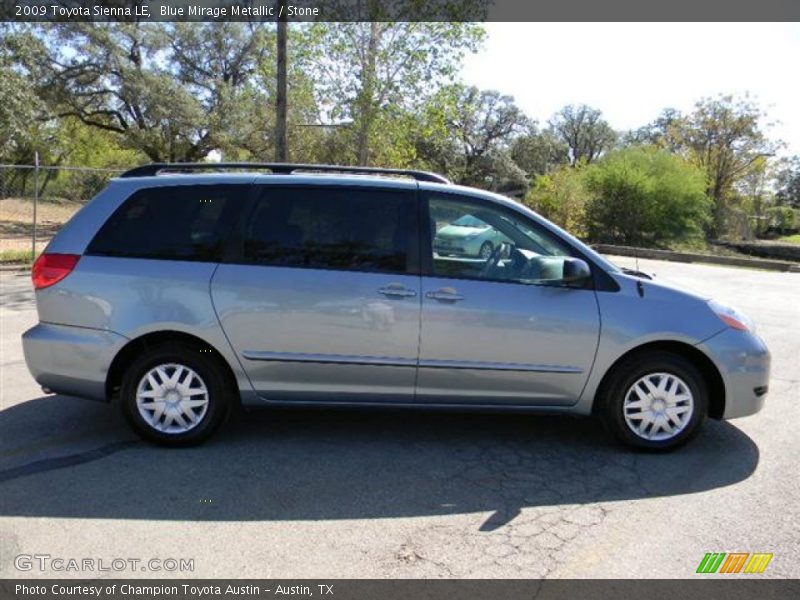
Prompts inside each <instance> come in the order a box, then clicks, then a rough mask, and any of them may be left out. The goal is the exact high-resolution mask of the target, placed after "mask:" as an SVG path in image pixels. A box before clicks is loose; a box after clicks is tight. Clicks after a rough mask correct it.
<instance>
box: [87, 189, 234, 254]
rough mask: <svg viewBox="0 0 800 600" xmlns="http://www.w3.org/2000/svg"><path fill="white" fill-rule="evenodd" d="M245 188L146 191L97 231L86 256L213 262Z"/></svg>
mask: <svg viewBox="0 0 800 600" xmlns="http://www.w3.org/2000/svg"><path fill="white" fill-rule="evenodd" d="M248 189H249V187H248V186H246V185H193V186H164V187H157V188H146V189H142V190H139V191H137V192H135V193H134V194H132V195H131V197H130V198H128V199H127V200H126V201H125V202H123V203H122V205H121V206H120V207H119V208H118V209H117V210H116V211H115V212H114V214H113V215H111V217H110V218H109V219H108V221H106V222H105V224H104V225H103V226H102V227H101V228H100V231H98V233H97V235H95V237H94V239H93V240H92V241H91V243H90V244H89V247H88V249H87V254H93V255H100V256H119V257H129V258H156V259H165V260H192V261H207V262H219V261H221V260H222V257H223V254H224V251H225V248H224V246H225V242H226V239H227V237H228V234H229V233H230V231H231V228H232V222H233V217H234V215H233V213H234V212H235V208H236V206H237V205H240V204H241V203H242V202H243V201H244V200H245V199H246V198H247V194H248Z"/></svg>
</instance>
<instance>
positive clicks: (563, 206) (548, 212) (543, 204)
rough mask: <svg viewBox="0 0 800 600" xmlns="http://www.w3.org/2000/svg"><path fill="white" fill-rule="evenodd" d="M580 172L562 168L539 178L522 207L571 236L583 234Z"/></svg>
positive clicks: (583, 196) (584, 195) (583, 192)
mask: <svg viewBox="0 0 800 600" xmlns="http://www.w3.org/2000/svg"><path fill="white" fill-rule="evenodd" d="M584 179H585V177H584V169H582V168H578V169H573V168H571V167H569V166H562V167H559V168H558V169H555V170H553V171H551V172H549V173H547V174H543V175H539V176H537V177H536V179H535V180H534V183H533V187H532V188H531V189H530V191H529V192H528V193H527V194H526V196H525V204H526V205H527V206H530V207H531V208H532V209H533V210H535V211H536V212H538V213H539V214H541V215H542V216H543V217H545V218H547V219H550V220H551V221H553V222H554V223H555V224H556V225H559V226H560V227H563V228H564V229H566V230H568V231H570V232H571V233H573V234H575V235H582V234H583V233H584V221H585V210H586V199H587V196H588V194H587V191H586V184H585V181H584Z"/></svg>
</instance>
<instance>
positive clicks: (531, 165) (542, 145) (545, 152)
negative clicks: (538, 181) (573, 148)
mask: <svg viewBox="0 0 800 600" xmlns="http://www.w3.org/2000/svg"><path fill="white" fill-rule="evenodd" d="M511 157H512V159H513V160H514V162H515V163H516V164H517V165H519V167H520V168H521V169H522V170H523V171H525V173H526V174H527V175H528V177H529V178H531V179H534V178H535V177H536V176H539V175H545V174H546V173H549V172H551V171H552V170H554V169H557V168H558V167H559V166H561V165H567V164H569V162H570V160H569V147H568V146H567V145H566V144H565V143H564V142H562V141H561V140H560V139H558V138H557V137H556V135H555V133H554V132H553V131H551V130H549V129H546V130H544V131H538V130H537V128H536V127H535V126H534V125H533V124H531V126H530V127H529V128H528V131H527V132H526V133H524V134H523V135H520V136H519V137H517V138H516V139H515V140H514V142H513V143H512V145H511Z"/></svg>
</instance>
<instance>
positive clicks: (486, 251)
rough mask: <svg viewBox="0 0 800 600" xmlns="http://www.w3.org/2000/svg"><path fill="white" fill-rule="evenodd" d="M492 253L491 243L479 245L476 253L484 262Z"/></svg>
mask: <svg viewBox="0 0 800 600" xmlns="http://www.w3.org/2000/svg"><path fill="white" fill-rule="evenodd" d="M493 252H494V246H493V245H492V242H483V244H481V249H480V250H479V251H478V256H479V257H481V258H482V259H484V260H488V259H489V258H491V256H492V253H493Z"/></svg>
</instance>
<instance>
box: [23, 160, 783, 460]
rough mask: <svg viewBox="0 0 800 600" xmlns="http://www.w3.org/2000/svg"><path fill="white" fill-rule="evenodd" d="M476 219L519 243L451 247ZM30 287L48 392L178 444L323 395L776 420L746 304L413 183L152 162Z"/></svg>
mask: <svg viewBox="0 0 800 600" xmlns="http://www.w3.org/2000/svg"><path fill="white" fill-rule="evenodd" d="M465 216H470V218H474V219H479V220H480V221H481V222H482V223H483V224H485V226H486V228H490V229H491V230H492V232H491V233H492V235H493V236H495V237H494V238H493V239H498V240H507V241H502V242H500V243H498V244H496V245H495V246H493V248H492V251H491V253H484V254H485V255H481V254H480V253H477V254H464V255H461V254H456V255H453V254H447V253H442V254H440V253H438V252H437V251H436V248H435V245H434V240H436V239H437V232H439V231H440V230H442V229H444V228H447V227H450V226H451V225H452V224H453V223H457V222H459V220H460V219H463V218H464V217H465ZM495 234H496V235H495ZM440 237H441V236H440ZM32 277H33V284H34V287H35V288H36V304H37V309H38V315H39V324H38V325H36V326H35V327H33V328H32V329H30V330H28V331H27V332H25V334H24V335H23V346H24V351H25V359H26V361H27V364H28V368H29V369H30V371H31V373H32V374H33V376H34V377H35V379H36V381H37V382H38V383H39V384H40V385H41V386H42V387H43V388H45V389H46V390H49V391H52V392H56V393H60V394H66V395H71V396H80V397H85V398H91V399H96V400H102V401H114V402H115V403H119V405H120V406H121V408H122V410H123V412H124V414H125V415H126V417H127V419H128V420H129V421H130V423H131V425H132V426H133V427H134V428H135V429H136V431H137V432H139V434H141V435H142V436H144V437H145V438H147V439H149V440H152V441H154V442H157V443H162V444H167V445H187V444H192V443H197V442H199V441H201V440H204V439H205V438H207V437H208V436H209V435H211V433H212V432H213V431H214V430H215V429H216V428H217V427H218V426H219V425H220V423H222V421H223V420H224V418H225V416H226V415H227V414H228V413H229V411H230V410H231V409H232V408H233V407H235V406H237V405H242V406H244V407H258V406H311V405H314V406H349V407H358V406H365V407H366V406H369V407H387V406H389V407H408V408H428V409H455V410H481V411H484V410H494V411H518V412H526V413H533V412H547V413H568V414H574V415H591V414H595V415H597V416H598V417H599V418H600V419H601V420H602V422H603V423H604V424H605V426H606V427H607V428H608V430H609V431H610V432H611V433H612V434H613V435H614V436H616V438H618V439H619V440H621V441H622V442H624V443H626V444H629V445H631V446H634V447H638V448H644V449H652V450H666V449H671V448H675V447H677V446H679V445H680V444H682V443H684V442H686V441H687V440H688V439H690V438H691V437H692V436H693V435H694V434H695V433H696V432H697V431H698V428H699V427H700V425H701V424H702V423H703V421H704V419H705V418H706V417H711V418H714V419H731V418H735V417H742V416H746V415H751V414H753V413H755V412H757V411H758V410H760V408H761V406H762V404H763V402H764V398H765V395H766V393H767V385H768V381H769V364H770V355H769V352H768V350H767V348H766V347H765V345H764V343H763V342H762V340H761V339H760V338H759V337H758V336H757V335H756V334H755V333H754V330H753V324H752V323H751V322H750V320H748V319H747V317H745V316H744V315H742V314H740V313H738V312H736V311H735V310H733V309H731V308H729V307H726V306H723V305H721V304H719V303H717V302H715V301H713V300H710V299H708V298H703V297H699V296H697V295H693V294H691V293H688V292H685V291H682V290H679V289H676V288H673V287H669V286H667V285H664V284H661V283H657V282H656V281H654V280H652V279H651V278H649V277H648V276H647V275H644V274H642V273H638V272H631V271H627V270H624V269H620V268H618V267H616V266H615V265H613V264H611V263H610V262H608V261H607V260H606V259H604V258H603V257H602V256H600V255H599V254H597V253H596V252H594V251H593V250H592V249H591V248H589V247H587V246H586V245H584V244H583V243H581V242H580V241H578V240H577V239H575V238H574V237H572V236H571V235H570V234H568V233H567V232H565V231H563V230H561V229H559V228H558V227H556V226H555V225H553V224H552V223H550V222H548V221H547V220H545V219H543V218H542V217H540V216H538V215H537V214H536V213H534V212H532V211H531V210H529V209H528V208H526V207H525V206H522V205H521V204H519V203H517V202H515V201H513V200H510V199H508V198H505V197H502V196H498V195H495V194H491V193H488V192H485V191H480V190H476V189H472V188H467V187H460V186H456V185H452V184H450V183H449V182H448V181H447V180H446V179H444V178H443V177H441V176H439V175H435V174H432V173H426V172H419V171H399V170H390V169H371V168H361V167H334V166H327V165H286V164H199V165H191V164H177V165H166V164H163V165H162V164H154V165H147V166H144V167H139V168H136V169H133V170H131V171H128V172H127V173H125V174H123V175H122V176H120V177H119V178H118V179H116V180H114V181H112V182H111V183H110V184H109V185H108V187H107V188H106V189H105V190H104V191H103V192H101V193H100V194H99V195H98V196H97V197H96V198H94V199H93V200H92V201H91V202H89V203H88V204H87V205H86V206H85V207H83V208H82V209H81V210H80V211H79V212H78V213H77V214H76V215H75V216H74V217H73V218H72V220H71V221H70V222H69V223H68V224H67V225H66V226H64V228H63V229H62V230H61V231H60V232H59V233H58V235H56V237H55V238H53V240H52V241H51V242H50V244H49V245H48V247H47V249H46V250H45V252H44V253H43V254H42V255H41V256H40V257H39V259H38V260H37V261H36V264H35V265H34V267H33V272H32Z"/></svg>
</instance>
